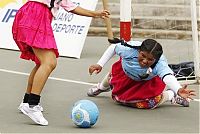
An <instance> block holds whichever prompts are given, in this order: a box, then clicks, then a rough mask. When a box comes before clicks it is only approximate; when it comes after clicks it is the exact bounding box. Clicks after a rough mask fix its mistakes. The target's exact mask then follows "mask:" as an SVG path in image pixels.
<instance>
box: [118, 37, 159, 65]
mask: <svg viewBox="0 0 200 134" xmlns="http://www.w3.org/2000/svg"><path fill="white" fill-rule="evenodd" d="M121 44H122V45H124V46H127V47H130V48H135V49H138V50H140V51H146V52H148V53H150V54H152V55H153V57H154V58H155V59H156V61H155V62H154V64H153V65H151V68H154V67H155V65H156V64H157V62H158V60H159V59H160V57H161V55H162V54H163V49H162V46H161V45H160V43H158V42H157V41H155V40H154V39H146V40H144V41H143V42H142V44H141V46H132V45H129V44H128V43H126V42H124V41H121Z"/></svg>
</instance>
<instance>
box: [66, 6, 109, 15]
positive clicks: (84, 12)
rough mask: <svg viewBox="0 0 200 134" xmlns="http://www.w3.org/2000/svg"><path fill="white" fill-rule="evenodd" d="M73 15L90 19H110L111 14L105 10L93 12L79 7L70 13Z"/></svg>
mask: <svg viewBox="0 0 200 134" xmlns="http://www.w3.org/2000/svg"><path fill="white" fill-rule="evenodd" d="M70 12H72V13H75V14H78V15H81V16H88V17H95V18H99V17H100V18H105V17H106V18H108V17H109V15H110V12H109V11H107V10H103V11H92V10H88V9H85V8H82V7H80V6H77V7H76V8H75V9H74V10H72V11H70Z"/></svg>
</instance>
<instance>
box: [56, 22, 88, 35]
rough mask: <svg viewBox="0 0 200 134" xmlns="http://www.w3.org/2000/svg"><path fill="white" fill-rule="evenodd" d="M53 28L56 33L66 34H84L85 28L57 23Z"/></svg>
mask: <svg viewBox="0 0 200 134" xmlns="http://www.w3.org/2000/svg"><path fill="white" fill-rule="evenodd" d="M52 28H53V31H55V32H64V33H66V34H67V33H68V34H82V33H83V30H84V28H85V26H80V25H66V24H57V23H55V24H54V25H53V26H52Z"/></svg>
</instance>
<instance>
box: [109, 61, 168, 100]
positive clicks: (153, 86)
mask: <svg viewBox="0 0 200 134" xmlns="http://www.w3.org/2000/svg"><path fill="white" fill-rule="evenodd" d="M110 84H111V86H112V87H113V89H112V97H113V99H114V100H115V101H117V102H121V103H135V102H141V101H145V100H149V99H151V98H154V97H156V96H159V95H161V94H162V92H163V90H164V88H165V84H164V82H163V81H162V80H161V79H160V78H159V77H158V76H156V77H154V78H153V79H151V80H146V81H135V80H133V79H131V78H129V77H128V76H127V75H126V74H125V73H124V71H123V69H122V65H121V59H120V60H119V61H117V62H116V63H114V64H113V66H112V72H111V80H110Z"/></svg>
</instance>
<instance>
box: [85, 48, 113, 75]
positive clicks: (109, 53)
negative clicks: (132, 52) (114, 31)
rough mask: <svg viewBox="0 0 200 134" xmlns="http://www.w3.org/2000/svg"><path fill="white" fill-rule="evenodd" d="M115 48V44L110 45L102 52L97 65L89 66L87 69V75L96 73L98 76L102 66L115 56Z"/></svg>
mask: <svg viewBox="0 0 200 134" xmlns="http://www.w3.org/2000/svg"><path fill="white" fill-rule="evenodd" d="M115 46H116V44H111V45H110V46H109V47H108V48H107V50H106V51H105V52H104V54H103V55H102V57H101V58H100V60H99V61H98V62H97V64H94V65H91V66H90V67H89V73H90V75H92V73H93V72H96V74H98V73H99V72H101V70H102V68H103V66H104V65H105V64H106V63H107V62H108V61H109V60H110V59H111V58H112V57H113V56H114V55H115Z"/></svg>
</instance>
